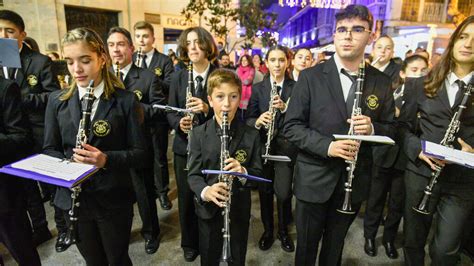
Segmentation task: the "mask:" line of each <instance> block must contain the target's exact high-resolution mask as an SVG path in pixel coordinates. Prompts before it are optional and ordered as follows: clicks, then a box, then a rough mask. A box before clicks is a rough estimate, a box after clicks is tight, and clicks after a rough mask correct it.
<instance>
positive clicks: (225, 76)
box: [207, 68, 242, 96]
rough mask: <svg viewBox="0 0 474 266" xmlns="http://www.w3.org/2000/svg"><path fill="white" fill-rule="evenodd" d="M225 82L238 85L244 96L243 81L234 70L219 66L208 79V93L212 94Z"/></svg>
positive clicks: (240, 92) (240, 93)
mask: <svg viewBox="0 0 474 266" xmlns="http://www.w3.org/2000/svg"><path fill="white" fill-rule="evenodd" d="M223 83H226V84H230V85H233V86H236V87H237V90H238V91H239V95H240V96H242V81H241V80H240V78H239V76H237V74H236V73H235V72H234V71H231V70H227V69H223V68H219V69H216V70H214V71H212V73H211V75H210V76H209V78H208V80H207V84H208V85H207V95H209V96H211V95H212V92H213V91H214V89H215V88H216V87H219V86H220V85H222V84H223Z"/></svg>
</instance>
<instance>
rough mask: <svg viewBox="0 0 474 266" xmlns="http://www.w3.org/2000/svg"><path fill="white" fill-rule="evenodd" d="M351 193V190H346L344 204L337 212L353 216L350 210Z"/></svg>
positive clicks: (353, 212)
mask: <svg viewBox="0 0 474 266" xmlns="http://www.w3.org/2000/svg"><path fill="white" fill-rule="evenodd" d="M351 192H352V189H348V188H346V193H345V195H344V202H343V203H342V207H341V208H340V209H337V211H338V212H340V213H344V214H355V211H353V210H352V200H351Z"/></svg>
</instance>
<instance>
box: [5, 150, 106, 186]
mask: <svg viewBox="0 0 474 266" xmlns="http://www.w3.org/2000/svg"><path fill="white" fill-rule="evenodd" d="M98 170H99V169H98V168H97V167H95V166H93V165H90V164H82V163H76V162H70V161H67V160H61V159H58V158H56V157H52V156H48V155H45V154H35V155H32V156H30V157H27V158H25V159H22V160H20V161H18V162H15V163H12V164H9V165H6V166H4V167H2V168H0V172H1V173H5V174H10V175H14V176H18V177H22V178H27V179H33V180H36V181H41V182H44V183H48V184H53V185H56V186H60V187H66V188H72V187H75V186H77V185H78V184H80V183H82V182H83V181H85V180H86V179H87V178H89V177H90V176H91V175H93V174H94V173H95V172H97V171H98Z"/></svg>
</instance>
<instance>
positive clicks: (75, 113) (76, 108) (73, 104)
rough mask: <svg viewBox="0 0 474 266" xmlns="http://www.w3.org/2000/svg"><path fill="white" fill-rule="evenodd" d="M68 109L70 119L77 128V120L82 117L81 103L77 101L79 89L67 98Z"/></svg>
mask: <svg viewBox="0 0 474 266" xmlns="http://www.w3.org/2000/svg"><path fill="white" fill-rule="evenodd" d="M68 105H69V107H68V108H69V110H70V112H71V119H72V121H73V123H74V128H79V121H80V120H81V117H82V105H81V101H79V91H78V90H77V89H76V91H75V92H74V94H73V95H72V97H71V98H70V99H69V104H68Z"/></svg>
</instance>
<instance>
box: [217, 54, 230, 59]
mask: <svg viewBox="0 0 474 266" xmlns="http://www.w3.org/2000/svg"><path fill="white" fill-rule="evenodd" d="M224 56H229V57H230V55H229V54H227V53H222V54H220V55H219V59H222V57H224Z"/></svg>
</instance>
